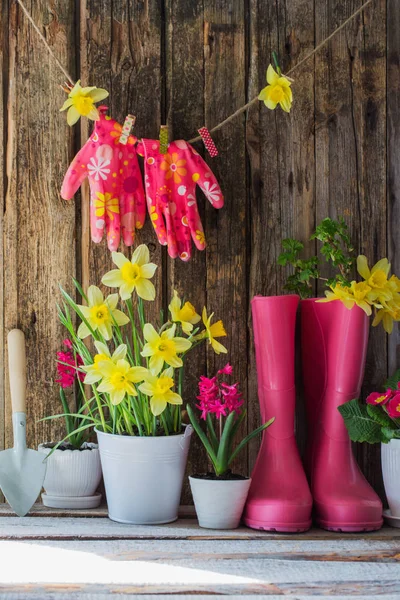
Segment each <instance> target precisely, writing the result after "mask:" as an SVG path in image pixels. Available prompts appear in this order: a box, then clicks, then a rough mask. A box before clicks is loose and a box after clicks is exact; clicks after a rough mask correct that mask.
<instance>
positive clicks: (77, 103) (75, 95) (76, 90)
mask: <svg viewBox="0 0 400 600" xmlns="http://www.w3.org/2000/svg"><path fill="white" fill-rule="evenodd" d="M107 96H108V92H107V90H103V89H101V88H97V87H84V88H83V87H82V86H81V82H80V80H79V81H77V82H76V84H75V85H74V87H73V88H72V90H71V91H70V92H69V94H68V99H67V100H66V101H65V102H64V104H63V105H62V107H61V108H60V112H61V111H62V110H67V108H68V113H67V123H68V125H74V124H75V123H76V122H77V121H78V120H79V118H80V117H81V116H82V117H87V118H88V119H91V120H92V121H97V120H98V119H99V111H98V110H97V108H96V107H95V102H100V100H104V98H107Z"/></svg>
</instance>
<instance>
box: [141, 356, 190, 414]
mask: <svg viewBox="0 0 400 600" xmlns="http://www.w3.org/2000/svg"><path fill="white" fill-rule="evenodd" d="M174 383H175V382H174V370H173V368H172V367H169V368H168V369H165V371H163V372H162V373H161V375H159V377H156V376H155V375H152V374H151V373H150V372H148V375H146V377H145V380H144V383H142V384H141V385H140V386H139V390H140V391H141V392H142V393H143V394H145V395H146V396H149V398H150V408H151V412H152V413H153V415H154V416H156V417H157V416H158V415H160V414H161V413H162V412H164V410H165V409H166V407H167V404H182V398H181V397H180V395H179V394H176V393H175V392H172V391H171V388H172V387H173V386H174Z"/></svg>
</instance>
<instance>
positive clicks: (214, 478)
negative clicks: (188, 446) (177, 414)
mask: <svg viewBox="0 0 400 600" xmlns="http://www.w3.org/2000/svg"><path fill="white" fill-rule="evenodd" d="M231 375H232V367H231V366H230V365H229V363H228V364H227V365H225V367H224V368H223V369H220V370H219V371H218V372H217V374H216V375H215V376H214V377H212V378H208V377H204V376H202V377H200V380H199V395H198V396H197V399H198V401H199V402H198V404H197V405H196V406H197V408H198V410H199V411H200V412H201V415H200V418H201V419H202V420H203V421H204V422H205V425H206V429H205V431H204V430H203V428H202V427H201V425H200V422H199V420H198V418H197V416H196V414H195V412H194V410H193V408H192V407H191V406H190V405H189V404H188V405H187V406H186V409H187V411H188V415H189V419H190V422H191V424H192V426H193V428H194V430H195V432H196V433H197V435H198V436H199V438H200V440H201V442H202V444H203V446H204V448H205V449H206V452H207V454H208V457H209V459H210V462H211V464H212V466H213V471H212V472H210V473H200V474H194V475H191V476H190V477H189V481H190V487H191V490H192V494H193V500H194V504H195V507H196V512H197V517H198V520H199V524H200V526H201V527H205V528H208V529H235V528H236V527H237V526H238V525H239V522H240V518H241V516H242V513H243V508H244V505H245V502H246V499H247V494H248V491H249V487H250V484H251V479H250V478H249V477H244V476H242V475H238V474H235V473H232V471H231V466H232V463H233V461H234V460H235V458H236V457H237V456H238V454H239V453H240V452H241V451H242V450H243V448H244V447H245V446H246V444H248V442H249V441H250V440H251V439H252V438H253V437H254V436H256V435H257V434H259V433H261V432H262V431H263V430H264V429H267V427H269V426H270V425H271V424H272V423H273V421H274V419H273V418H272V419H270V420H269V421H268V422H267V423H264V424H263V425H261V427H258V428H257V429H255V430H254V431H253V432H252V433H250V434H249V435H247V436H246V437H245V438H244V439H243V440H242V441H241V442H239V443H238V444H237V446H236V447H235V438H236V436H237V433H238V430H239V427H240V424H241V423H242V422H243V420H244V418H245V416H246V410H244V409H243V398H242V394H241V392H240V391H239V384H238V383H234V384H231V385H230V384H228V383H227V382H226V381H225V380H224V379H223V378H224V376H228V377H229V376H231Z"/></svg>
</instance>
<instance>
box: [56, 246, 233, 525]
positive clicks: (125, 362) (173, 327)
mask: <svg viewBox="0 0 400 600" xmlns="http://www.w3.org/2000/svg"><path fill="white" fill-rule="evenodd" d="M112 259H113V262H114V264H115V265H116V269H113V270H112V271H110V272H108V273H106V274H105V275H104V277H103V278H102V283H103V284H104V285H105V286H107V287H112V288H117V289H118V292H119V294H117V293H113V294H110V295H108V296H106V297H104V295H103V292H102V291H101V290H100V289H99V288H98V287H96V286H94V285H91V286H90V287H89V289H88V290H87V293H85V292H84V291H83V289H82V288H81V286H80V285H79V283H78V282H76V281H75V286H76V288H77V290H78V292H79V293H80V294H81V296H82V298H83V301H84V304H82V305H79V304H76V302H75V301H74V300H73V299H72V297H71V296H70V295H69V294H68V293H67V292H66V291H65V290H61V292H62V296H63V304H62V305H61V306H60V307H59V318H60V320H61V322H62V323H63V325H64V326H65V327H66V329H67V331H68V334H69V336H70V338H71V340H72V345H73V349H74V352H75V353H76V354H79V355H80V356H81V357H82V362H83V365H82V366H81V367H80V370H81V371H82V372H83V373H85V379H84V384H87V386H89V388H90V393H88V394H87V395H86V397H85V400H84V406H83V411H82V412H81V413H78V414H76V415H75V416H76V417H77V418H78V419H79V420H80V425H79V427H77V429H76V430H75V433H79V432H82V431H86V430H90V429H91V428H94V429H95V431H96V433H97V438H98V442H99V450H100V458H101V464H102V469H103V477H104V484H105V490H106V496H107V503H108V511H109V516H110V518H111V519H113V520H115V521H119V522H123V523H135V524H154V523H168V522H171V521H174V520H175V519H176V518H177V511H178V506H179V500H180V494H181V487H182V481H183V475H184V471H185V466H186V459H187V454H188V450H189V443H190V436H191V433H192V428H191V426H190V425H187V424H184V423H182V403H183V400H182V385H183V379H184V363H185V358H186V356H187V354H188V353H189V352H191V351H192V350H194V349H195V348H196V347H197V346H198V345H200V344H202V343H205V342H208V343H209V344H210V346H211V347H212V348H213V349H214V351H215V352H216V353H218V354H219V353H221V352H222V353H226V349H225V347H224V346H223V345H222V344H221V343H220V342H218V340H217V339H215V338H218V337H222V336H226V332H225V329H224V326H223V324H222V321H217V322H215V323H212V318H213V315H210V316H208V313H207V309H206V308H205V307H204V308H203V311H202V317H200V315H199V314H198V313H197V312H196V310H195V308H194V306H193V305H192V304H191V303H190V302H184V301H182V300H181V299H180V298H179V296H178V294H177V293H176V292H174V295H173V298H172V300H171V303H170V305H169V315H168V318H166V319H164V317H163V314H162V313H161V314H160V318H159V320H158V321H157V322H155V323H150V322H149V321H148V320H147V318H146V304H147V303H151V302H152V301H154V299H155V297H156V290H155V288H154V285H153V283H152V282H151V279H152V277H153V276H154V273H155V271H156V269H157V265H155V264H153V263H151V262H150V255H149V250H148V248H147V246H146V245H143V244H142V245H140V246H138V247H137V248H136V250H135V251H134V253H133V255H132V258H131V260H129V259H128V258H127V257H126V256H124V255H123V254H122V253H120V252H113V253H112ZM119 301H121V306H120V308H117V306H118V303H119ZM74 314H76V315H77V317H78V319H79V321H80V324H79V327H78V329H76V328H75V325H74V319H73V315H74ZM160 500H161V501H160Z"/></svg>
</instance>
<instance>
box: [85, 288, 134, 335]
mask: <svg viewBox="0 0 400 600" xmlns="http://www.w3.org/2000/svg"><path fill="white" fill-rule="evenodd" d="M87 296H88V302H89V306H82V305H79V309H80V311H81V312H82V314H83V316H84V317H85V319H86V320H87V322H88V323H89V325H90V327H91V328H92V329H93V331H97V330H98V331H99V332H100V333H101V335H102V336H103V338H104V339H105V340H110V339H111V338H112V328H113V326H114V324H115V323H117V325H120V326H122V325H126V324H127V323H129V318H128V317H127V316H126V315H125V314H124V313H123V312H122V311H121V310H118V309H117V308H116V306H117V304H118V294H110V296H108V297H107V298H104V296H103V293H102V291H101V290H99V288H98V287H96V286H95V285H91V286H90V287H89V289H88V293H87ZM90 334H91V331H90V329H89V327H88V326H87V325H86V323H81V324H80V325H79V329H78V337H79V338H81V339H83V338H86V337H87V336H88V335H90Z"/></svg>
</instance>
